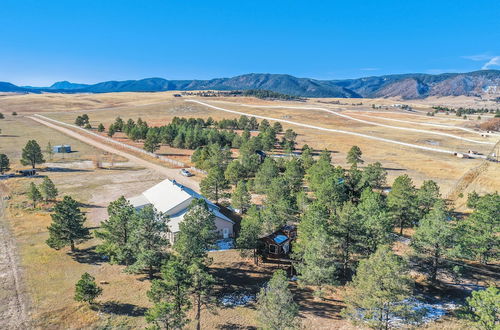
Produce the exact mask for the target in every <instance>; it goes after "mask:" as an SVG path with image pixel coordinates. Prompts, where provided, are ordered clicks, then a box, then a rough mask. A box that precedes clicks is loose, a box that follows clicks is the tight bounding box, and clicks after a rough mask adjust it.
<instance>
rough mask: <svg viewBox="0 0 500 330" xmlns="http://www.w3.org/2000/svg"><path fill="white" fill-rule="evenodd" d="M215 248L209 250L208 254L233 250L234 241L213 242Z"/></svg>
mask: <svg viewBox="0 0 500 330" xmlns="http://www.w3.org/2000/svg"><path fill="white" fill-rule="evenodd" d="M215 245H216V248H215V249H213V250H209V251H208V252H216V251H227V250H231V249H234V240H233V239H232V238H225V239H220V240H217V242H215Z"/></svg>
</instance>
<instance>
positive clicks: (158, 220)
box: [128, 205, 168, 279]
mask: <svg viewBox="0 0 500 330" xmlns="http://www.w3.org/2000/svg"><path fill="white" fill-rule="evenodd" d="M167 221H168V217H167V216H166V215H164V214H162V213H160V212H157V211H156V210H155V208H154V207H153V206H151V205H146V206H145V207H144V208H142V209H140V210H139V212H138V213H137V222H136V223H135V230H134V231H133V232H132V235H131V237H130V243H131V246H132V249H133V250H132V251H133V252H134V263H133V264H131V265H130V266H129V267H128V270H129V271H132V272H139V271H142V270H146V272H147V273H148V277H149V278H150V279H152V278H153V275H154V272H155V270H156V269H159V268H160V266H161V264H162V263H163V261H164V260H165V259H166V257H167V252H166V247H167V246H168V241H167V239H166V238H165V234H166V233H167V232H168V227H167Z"/></svg>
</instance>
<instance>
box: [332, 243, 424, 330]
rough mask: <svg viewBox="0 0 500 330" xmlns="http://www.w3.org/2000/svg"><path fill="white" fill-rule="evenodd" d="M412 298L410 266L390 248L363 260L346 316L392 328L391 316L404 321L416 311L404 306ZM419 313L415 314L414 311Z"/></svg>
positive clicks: (351, 288)
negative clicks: (405, 301) (401, 318)
mask: <svg viewBox="0 0 500 330" xmlns="http://www.w3.org/2000/svg"><path fill="white" fill-rule="evenodd" d="M411 295H412V281H411V279H410V276H409V275H408V268H407V266H406V263H405V262H404V261H403V260H402V259H401V258H400V257H398V256H396V255H395V254H394V253H393V252H392V251H391V250H390V249H389V248H388V247H387V246H382V247H380V248H379V249H378V250H377V251H376V252H375V253H374V254H373V255H371V256H370V257H369V258H368V259H365V260H361V261H360V263H359V266H358V269H357V273H356V275H355V276H354V279H353V280H352V282H351V283H350V284H349V285H348V290H347V293H346V295H345V297H344V298H345V299H344V301H345V303H346V305H347V306H346V309H344V310H343V311H342V314H343V315H344V316H345V317H347V318H348V319H350V320H351V321H353V322H354V323H356V324H362V325H365V326H368V327H370V328H374V329H389V321H390V317H396V316H401V317H403V319H404V318H405V317H407V316H409V313H411V312H412V311H411V310H410V309H409V307H408V305H407V304H404V303H401V302H403V301H404V300H405V299H408V298H410V297H411ZM360 311H361V312H360ZM414 313H415V312H414Z"/></svg>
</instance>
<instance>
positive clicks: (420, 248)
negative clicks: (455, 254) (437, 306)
mask: <svg viewBox="0 0 500 330" xmlns="http://www.w3.org/2000/svg"><path fill="white" fill-rule="evenodd" d="M454 237H455V232H454V228H453V225H452V222H451V218H450V216H449V213H448V212H447V210H446V208H445V205H444V201H438V202H436V204H435V205H434V208H433V209H432V210H431V211H430V212H429V213H428V214H427V215H426V216H425V217H424V219H423V220H421V221H420V223H419V225H418V227H417V229H416V231H415V234H414V235H413V237H412V242H411V245H412V247H413V249H414V250H415V252H416V253H417V254H418V255H419V256H420V257H423V258H426V259H428V260H429V262H428V268H429V274H430V279H431V281H432V282H433V283H435V282H436V281H437V275H438V273H439V270H440V269H441V268H442V267H443V266H444V265H443V264H442V259H443V257H445V256H447V255H449V254H450V252H451V250H452V248H453V247H454V246H455V242H454Z"/></svg>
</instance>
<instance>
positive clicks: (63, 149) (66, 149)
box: [52, 144, 71, 154]
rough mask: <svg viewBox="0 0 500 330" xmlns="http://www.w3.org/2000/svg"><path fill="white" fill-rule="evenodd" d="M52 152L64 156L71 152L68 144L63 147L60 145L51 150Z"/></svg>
mask: <svg viewBox="0 0 500 330" xmlns="http://www.w3.org/2000/svg"><path fill="white" fill-rule="evenodd" d="M52 151H53V152H54V153H56V154H62V153H65V154H68V153H70V152H71V146H70V145H68V144H65V145H60V146H54V147H53V148H52Z"/></svg>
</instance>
